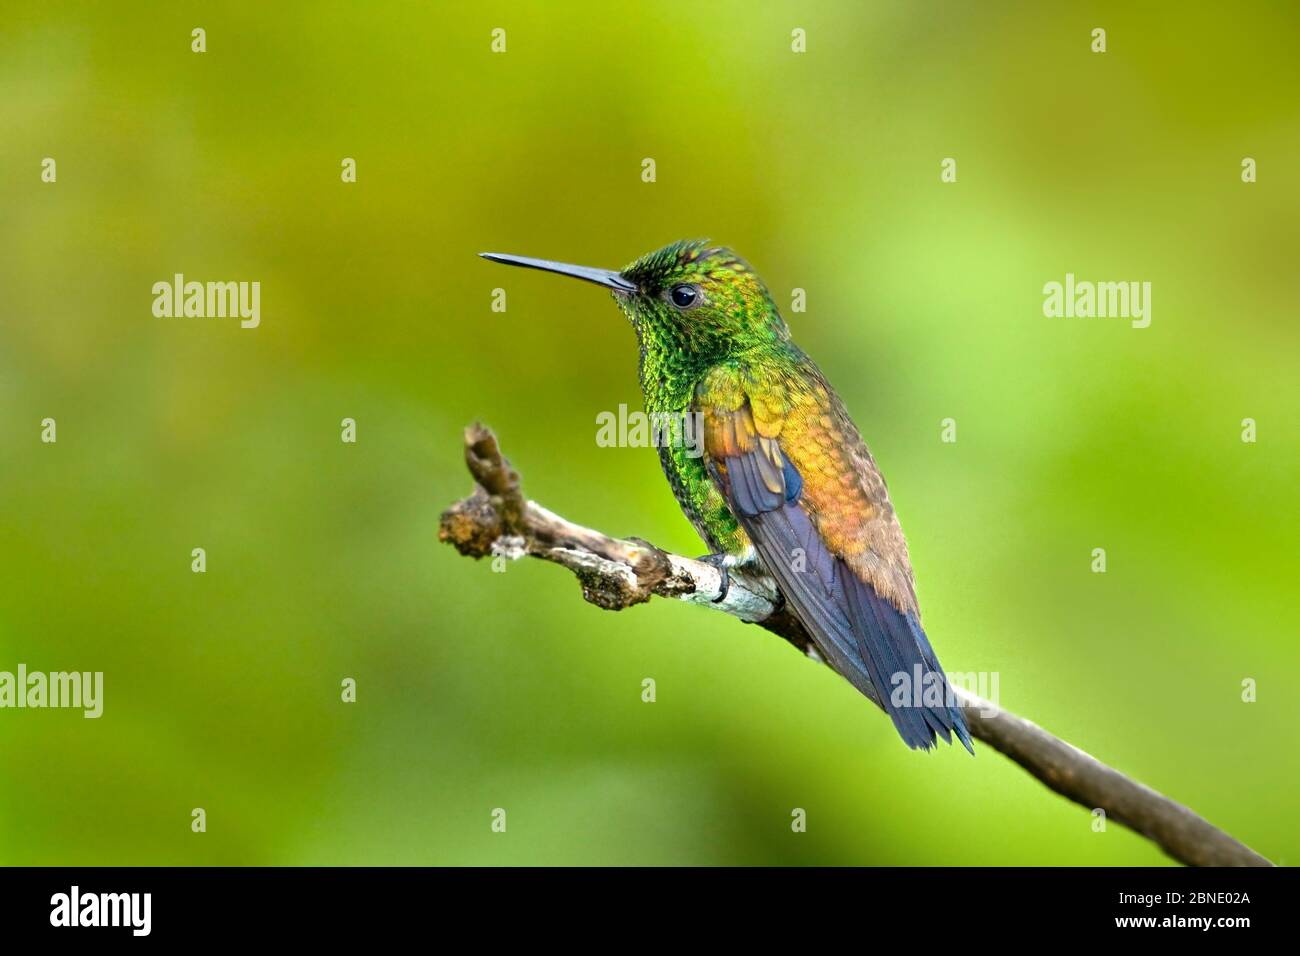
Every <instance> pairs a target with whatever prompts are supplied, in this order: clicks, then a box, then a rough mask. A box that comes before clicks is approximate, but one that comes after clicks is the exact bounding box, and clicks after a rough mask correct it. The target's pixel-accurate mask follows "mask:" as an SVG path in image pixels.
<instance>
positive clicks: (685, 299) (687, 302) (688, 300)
mask: <svg viewBox="0 0 1300 956" xmlns="http://www.w3.org/2000/svg"><path fill="white" fill-rule="evenodd" d="M668 297H669V298H670V299H672V300H673V305H675V306H677V308H679V309H689V308H690V307H691V306H693V305H694V304H695V301H696V300H697V299H698V298H699V297H700V290H699V289H697V288H695V286H693V285H675V286H673V288H672V291H671V292H669V293H668Z"/></svg>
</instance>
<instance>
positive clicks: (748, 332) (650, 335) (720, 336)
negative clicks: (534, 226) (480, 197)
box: [482, 240, 790, 362]
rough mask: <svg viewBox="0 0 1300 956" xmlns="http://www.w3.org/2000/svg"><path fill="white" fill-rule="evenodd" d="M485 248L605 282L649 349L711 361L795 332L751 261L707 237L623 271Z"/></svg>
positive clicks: (513, 260)
mask: <svg viewBox="0 0 1300 956" xmlns="http://www.w3.org/2000/svg"><path fill="white" fill-rule="evenodd" d="M482 255H483V257H484V258H485V259H491V260H492V261H493V262H504V263H506V264H508V265H518V266H526V267H528V268H532V269H543V270H545V271H547V272H556V273H559V274H561V275H568V276H572V277H573V278H575V279H583V280H585V281H587V282H594V283H596V284H597V285H603V286H605V287H606V288H608V289H610V291H611V292H612V293H613V295H614V299H615V301H616V302H617V303H618V305H619V308H620V309H622V310H623V314H624V315H626V316H627V318H628V321H630V322H631V323H632V328H633V329H635V330H636V333H637V338H638V339H640V341H641V347H642V349H643V350H665V351H675V352H677V353H679V354H684V355H688V356H691V357H692V358H696V359H699V360H701V361H706V362H712V361H717V360H718V359H722V358H725V357H727V356H728V355H733V354H737V353H740V352H744V351H747V350H748V349H751V348H754V347H755V346H758V345H762V344H765V343H769V342H773V341H776V340H778V339H784V338H789V335H790V333H789V331H788V330H787V329H786V326H785V322H783V321H782V319H781V315H780V313H779V312H778V311H777V308H776V304H775V303H774V302H773V301H772V297H771V296H770V295H769V294H768V291H767V288H766V287H765V286H764V285H763V282H762V280H761V279H759V278H758V276H757V275H755V274H754V271H753V270H752V269H751V268H750V267H749V264H748V263H747V262H745V260H744V259H742V258H740V256H738V255H736V253H734V252H732V251H731V250H730V249H727V248H724V247H722V246H714V245H710V244H709V243H708V242H707V241H703V240H694V241H689V242H674V243H673V244H672V245H669V246H664V248H662V249H659V250H657V251H656V252H652V253H649V254H648V255H644V256H642V257H641V258H640V259H637V260H636V261H635V262H633V263H631V264H630V265H628V266H625V267H624V268H623V269H621V270H619V271H617V272H615V271H612V270H609V269H593V268H590V267H588V266H572V265H566V264H564V263H559V262H550V261H548V260H544V259H527V258H524V257H522V256H506V255H500V254H497V253H492V252H485V253H483V254H482Z"/></svg>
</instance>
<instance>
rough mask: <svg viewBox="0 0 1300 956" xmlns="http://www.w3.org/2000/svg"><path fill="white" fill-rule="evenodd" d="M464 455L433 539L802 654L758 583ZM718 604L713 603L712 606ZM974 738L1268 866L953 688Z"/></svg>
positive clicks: (1204, 858) (772, 598)
mask: <svg viewBox="0 0 1300 956" xmlns="http://www.w3.org/2000/svg"><path fill="white" fill-rule="evenodd" d="M465 462H466V464H467V465H468V466H469V471H470V474H471V475H473V477H474V481H475V483H476V485H475V488H474V492H473V494H471V495H470V496H469V497H468V498H464V499H462V500H461V501H458V502H456V503H455V504H454V505H452V506H451V507H450V508H448V509H447V510H446V511H445V512H443V515H442V522H441V526H440V528H439V531H438V537H439V539H440V540H442V541H445V542H447V543H449V544H451V545H452V546H454V547H455V548H456V550H457V551H459V552H460V553H461V554H464V555H468V556H470V557H474V558H482V557H491V556H497V555H500V556H504V557H507V558H518V557H524V556H528V557H534V558H541V559H543V560H545V561H551V562H554V563H555V564H560V565H563V566H564V567H566V568H568V569H569V570H570V571H572V572H573V573H574V574H575V575H576V576H577V578H578V581H579V582H580V583H581V584H582V596H583V597H584V598H585V599H586V600H588V601H590V602H591V603H592V604H595V605H597V606H598V607H602V608H605V609H606V610H611V611H617V610H622V609H624V608H628V607H631V606H632V605H634V604H641V603H643V602H646V601H649V600H650V598H651V597H652V596H657V597H664V598H673V599H675V600H680V601H687V602H689V603H692V604H698V605H700V606H702V607H707V608H713V609H714V610H718V611H722V612H723V613H725V614H729V615H731V616H733V617H737V618H739V619H740V620H742V621H747V622H749V623H753V624H758V625H759V626H760V627H763V628H765V629H767V630H769V631H772V632H773V633H775V634H777V635H779V636H780V637H782V638H784V639H785V640H787V641H789V642H790V643H791V644H793V645H795V646H796V647H798V648H799V649H800V650H802V651H804V652H805V653H809V654H812V655H813V656H816V652H815V650H814V649H813V645H812V639H811V638H810V637H809V635H808V632H807V631H805V630H804V627H803V625H802V623H800V621H799V619H798V617H796V616H795V615H794V614H793V613H792V612H791V611H790V610H789V609H788V608H785V607H784V606H783V602H782V601H781V600H780V598H779V596H778V595H776V594H775V593H773V592H772V591H771V590H770V587H769V586H768V585H767V584H765V583H764V582H762V581H757V580H750V579H749V578H746V577H743V576H742V575H740V574H738V573H736V572H734V571H733V572H731V585H730V587H729V588H728V590H727V594H726V596H725V597H724V598H722V600H720V601H719V600H717V598H718V596H719V593H720V592H721V589H722V576H721V574H720V572H719V571H718V570H717V569H716V568H715V567H713V565H711V564H707V563H704V562H702V561H694V560H692V559H690V558H684V557H681V556H680V555H676V554H670V553H668V552H666V551H662V550H660V549H659V548H656V547H655V546H654V545H652V544H650V543H649V542H648V541H642V540H640V539H638V538H611V537H609V536H608V535H604V534H601V533H600V532H599V531H593V530H592V529H590V528H585V527H583V526H581V525H577V524H574V523H572V522H571V521H567V520H565V519H564V518H561V517H560V516H559V515H557V514H554V513H552V512H550V511H547V510H546V509H545V508H543V507H542V506H541V505H539V504H537V503H536V502H533V501H528V500H527V499H526V498H524V496H523V492H522V491H521V490H520V483H519V474H518V473H517V472H516V471H515V470H514V469H513V468H512V467H511V466H510V463H509V462H508V461H507V460H506V459H505V457H504V456H503V455H502V454H501V450H500V448H499V446H498V444H497V439H496V436H495V435H493V434H492V432H491V430H489V429H488V428H486V427H484V426H483V425H478V424H476V425H471V426H470V427H469V428H467V429H465ZM715 601H716V603H715ZM954 691H955V692H956V693H957V695H958V696H959V697H960V699H961V702H962V707H963V709H964V711H965V713H966V719H967V722H968V723H969V724H970V730H971V734H972V736H974V737H976V738H977V739H979V740H981V741H983V742H984V743H986V744H987V745H988V746H990V747H992V748H993V749H994V750H998V751H1000V752H1001V753H1003V754H1005V755H1006V756H1007V757H1009V758H1010V759H1011V760H1014V761H1015V762H1016V763H1018V764H1020V766H1022V767H1024V768H1025V769H1026V770H1028V771H1029V772H1030V773H1031V774H1033V775H1034V776H1035V777H1037V778H1038V779H1039V780H1041V781H1042V782H1043V783H1044V784H1045V785H1046V786H1047V787H1049V788H1050V789H1052V790H1054V791H1056V792H1057V793H1059V794H1061V795H1062V796H1064V797H1068V798H1069V799H1070V800H1073V801H1074V802H1076V803H1078V804H1081V805H1082V806H1084V807H1086V808H1088V809H1089V810H1096V809H1101V810H1104V811H1105V812H1106V817H1107V819H1109V820H1111V821H1116V822H1119V823H1122V824H1124V825H1125V826H1128V827H1129V828H1131V829H1133V830H1135V831H1136V832H1138V833H1140V834H1142V835H1143V836H1145V837H1147V838H1149V839H1151V840H1153V841H1155V842H1156V843H1157V844H1159V846H1160V847H1161V849H1163V850H1164V851H1165V852H1166V853H1168V854H1169V855H1170V856H1171V857H1173V858H1174V859H1176V860H1178V861H1180V862H1182V863H1186V864H1189V865H1193V866H1271V865H1272V864H1271V863H1270V862H1269V861H1268V860H1267V859H1265V858H1264V857H1262V856H1260V855H1259V854H1258V853H1256V852H1255V851H1254V850H1252V849H1250V848H1249V847H1248V846H1246V845H1244V844H1243V843H1240V842H1239V841H1237V840H1235V839H1233V838H1232V837H1231V836H1229V835H1228V834H1226V833H1224V832H1223V831H1222V830H1220V829H1218V828H1217V827H1214V826H1212V825H1211V824H1210V823H1208V822H1207V821H1206V820H1204V819H1203V818H1201V817H1199V816H1197V815H1196V814H1195V813H1193V812H1192V811H1191V810H1189V809H1187V807H1184V806H1183V805H1182V804H1180V803H1176V802H1174V801H1173V800H1170V799H1169V798H1168V797H1166V796H1164V795H1162V794H1160V793H1157V792H1156V791H1154V790H1152V789H1151V788H1150V787H1147V786H1145V785H1144V784H1141V783H1138V782H1137V781H1136V780H1132V779H1130V778H1129V777H1126V776H1125V775H1124V774H1122V773H1120V772H1119V771H1118V770H1115V769H1113V768H1112V767H1108V766H1106V765H1105V764H1103V763H1102V762H1101V761H1099V760H1097V759H1096V758H1094V757H1092V756H1090V755H1088V754H1086V753H1084V752H1083V751H1082V750H1079V749H1078V748H1077V747H1074V746H1072V745H1070V744H1068V743H1066V742H1065V741H1063V740H1060V739H1058V738H1056V737H1054V736H1052V735H1051V734H1049V733H1048V732H1047V731H1045V730H1043V729H1042V728H1041V727H1039V726H1037V725H1036V724H1033V723H1031V722H1029V721H1028V720H1025V719H1024V718H1022V717H1017V716H1016V715H1015V714H1012V713H1010V712H1008V711H1005V710H1002V709H1001V708H999V707H997V706H996V705H994V704H993V703H991V702H990V701H987V700H984V699H983V698H981V697H979V696H977V695H975V694H972V693H970V692H969V691H967V690H965V689H963V688H961V687H955V688H954Z"/></svg>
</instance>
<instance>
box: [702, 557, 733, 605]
mask: <svg viewBox="0 0 1300 956" xmlns="http://www.w3.org/2000/svg"><path fill="white" fill-rule="evenodd" d="M695 560H697V561H703V562H704V563H705V564H711V565H713V567H715V568H717V569H718V574H720V575H722V587H721V589H720V590H719V591H718V596H717V597H715V598H714V599H713V601H712V602H710V603H712V604H721V603H722V602H723V601H725V600H726V599H727V592H728V591H730V590H731V572H730V571H729V570H728V568H729V567H730V566H731V555H729V554H705V555H701V556H700V557H698V558H696V559H695Z"/></svg>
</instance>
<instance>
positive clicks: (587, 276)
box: [479, 252, 637, 295]
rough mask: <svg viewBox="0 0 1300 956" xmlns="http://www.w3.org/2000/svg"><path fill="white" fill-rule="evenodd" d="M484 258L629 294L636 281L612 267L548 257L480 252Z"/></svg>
mask: <svg viewBox="0 0 1300 956" xmlns="http://www.w3.org/2000/svg"><path fill="white" fill-rule="evenodd" d="M479 255H480V256H482V257H483V258H484V259H490V260H491V261H492V262H503V263H505V264H506V265H508V266H523V267H524V268H525V269H541V270H542V271H543V272H557V273H559V274H560V275H562V276H573V278H575V279H582V280H583V281H584V282H594V283H596V285H603V286H604V287H605V288H607V289H613V290H614V291H615V292H621V293H623V294H624V295H630V294H631V293H633V292H635V291H636V290H637V289H636V283H634V282H629V281H628V280H627V279H624V278H623V277H622V276H621V275H619V274H618V273H617V272H615V271H614V270H612V269H593V268H592V267H591V266H571V265H569V264H568V263H565V262H551V261H550V260H549V259H530V258H528V257H527V256H507V255H504V254H502V253H500V252H480V253H479Z"/></svg>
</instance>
